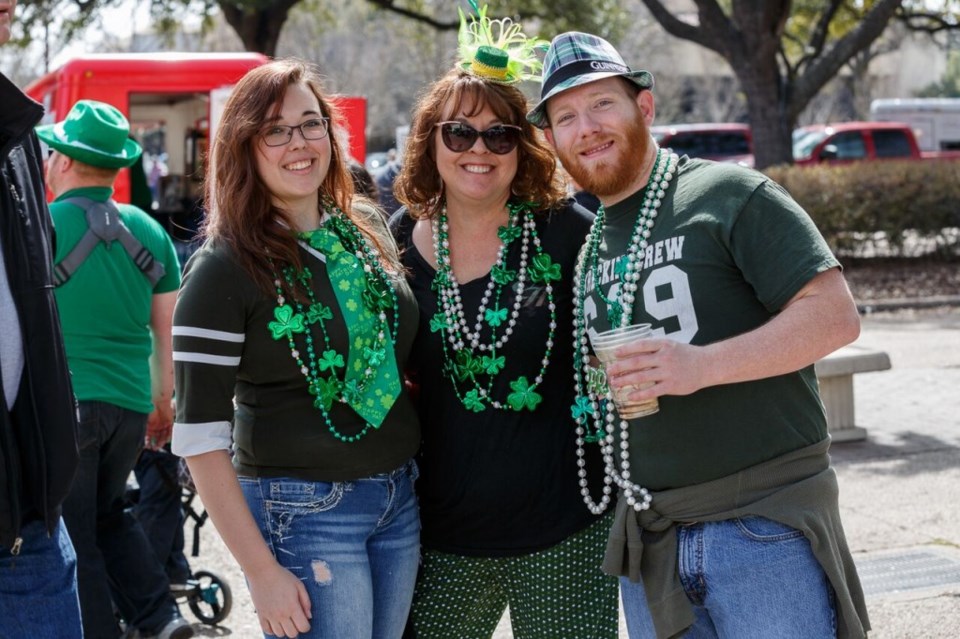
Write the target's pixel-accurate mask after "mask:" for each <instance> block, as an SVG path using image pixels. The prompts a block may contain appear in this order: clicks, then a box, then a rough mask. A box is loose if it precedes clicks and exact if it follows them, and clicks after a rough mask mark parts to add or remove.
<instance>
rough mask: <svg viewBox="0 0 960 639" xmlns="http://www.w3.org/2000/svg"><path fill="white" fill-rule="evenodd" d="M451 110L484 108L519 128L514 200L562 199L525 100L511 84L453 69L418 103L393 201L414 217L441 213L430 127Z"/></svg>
mask: <svg viewBox="0 0 960 639" xmlns="http://www.w3.org/2000/svg"><path fill="white" fill-rule="evenodd" d="M448 104H452V105H453V107H454V108H453V111H452V112H453V113H459V112H461V110H463V113H464V115H466V116H467V117H471V116H474V115H477V114H478V113H480V112H481V111H483V109H484V107H485V106H489V107H490V110H491V111H493V113H494V114H495V115H496V116H497V117H498V118H500V120H501V121H502V122H503V123H504V124H515V125H517V126H519V127H520V128H521V130H522V132H521V134H520V144H519V146H518V147H517V174H516V175H515V176H514V178H513V183H512V184H511V186H510V190H511V192H512V193H513V195H514V196H515V197H517V198H520V199H523V200H525V201H528V202H536V203H537V205H538V208H540V209H548V208H553V207H554V206H556V205H557V204H558V203H559V202H560V201H561V200H563V199H564V197H565V195H564V189H563V186H562V182H561V178H560V175H559V173H558V171H557V162H556V159H555V158H554V155H553V152H552V150H551V149H550V147H549V146H547V143H546V141H545V140H544V139H543V137H542V135H543V134H542V133H541V132H540V131H539V130H538V129H536V128H535V127H534V126H533V125H532V124H530V123H529V122H528V121H527V118H526V113H527V99H526V98H525V97H524V95H523V93H521V92H520V90H519V89H517V88H516V87H515V86H512V85H506V84H499V83H496V82H488V81H486V80H483V79H482V78H478V77H476V76H474V75H470V74H469V73H467V72H466V71H462V70H460V69H453V70H451V71H450V72H448V73H447V74H446V75H445V76H443V77H442V78H440V79H439V80H437V81H436V82H434V83H433V85H431V86H430V87H429V88H428V89H427V91H426V93H424V94H423V95H422V96H421V97H420V99H419V101H418V102H417V106H416V109H415V110H414V116H413V123H412V124H411V126H410V133H409V135H408V137H407V142H406V146H405V147H404V152H403V156H404V161H403V167H402V168H401V170H400V174H399V175H398V176H397V180H396V183H395V184H394V194H395V195H396V197H397V200H398V201H400V202H402V203H403V204H406V205H407V209H408V212H409V214H410V215H411V216H412V217H414V218H417V219H429V218H432V217H435V216H437V215H439V212H440V205H441V202H440V200H441V197H440V196H441V195H442V194H443V182H442V181H441V178H440V172H439V171H438V170H437V162H436V152H435V144H437V142H435V140H437V139H438V138H437V137H436V136H435V135H434V130H435V129H436V125H437V123H438V122H441V121H442V119H443V117H444V115H443V114H444V112H445V110H446V109H447V105H448Z"/></svg>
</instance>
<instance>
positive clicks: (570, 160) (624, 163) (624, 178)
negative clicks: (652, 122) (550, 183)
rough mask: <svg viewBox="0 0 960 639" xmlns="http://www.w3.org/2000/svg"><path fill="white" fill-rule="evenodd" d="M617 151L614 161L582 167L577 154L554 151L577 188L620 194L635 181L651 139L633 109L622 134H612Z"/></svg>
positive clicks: (600, 195)
mask: <svg viewBox="0 0 960 639" xmlns="http://www.w3.org/2000/svg"><path fill="white" fill-rule="evenodd" d="M614 142H615V143H616V147H617V150H618V153H617V158H616V159H615V160H610V161H603V162H600V163H595V164H592V165H591V168H589V169H588V168H586V167H585V166H584V164H583V162H581V160H580V156H579V155H578V154H577V153H571V152H567V151H565V150H564V151H560V150H559V149H558V150H557V155H558V156H559V157H560V161H561V162H562V163H563V168H565V169H566V170H567V172H568V173H569V174H570V177H572V178H573V179H574V181H576V183H577V184H579V185H580V188H582V189H583V190H585V191H587V192H588V193H592V194H594V195H596V196H597V197H601V198H602V197H607V196H612V195H617V194H619V193H622V192H623V191H624V190H626V189H627V188H629V187H630V185H631V184H632V183H633V182H634V181H636V179H637V173H638V172H639V171H640V170H641V169H642V168H643V161H644V158H646V157H647V151H648V149H649V148H650V144H651V143H652V142H653V140H652V138H651V137H650V131H649V130H648V129H647V125H646V122H644V121H643V115H642V114H641V112H640V110H639V109H637V113H636V118H635V119H634V120H633V121H632V122H629V123H627V125H626V129H625V131H624V133H623V135H622V136H621V135H614Z"/></svg>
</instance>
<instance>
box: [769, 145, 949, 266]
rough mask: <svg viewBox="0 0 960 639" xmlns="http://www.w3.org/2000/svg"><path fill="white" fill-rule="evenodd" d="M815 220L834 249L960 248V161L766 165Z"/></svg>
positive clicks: (942, 251) (863, 252)
mask: <svg viewBox="0 0 960 639" xmlns="http://www.w3.org/2000/svg"><path fill="white" fill-rule="evenodd" d="M764 172H765V173H766V174H767V175H768V176H770V177H771V178H772V179H774V180H776V181H777V182H779V183H780V184H782V185H783V187H784V188H785V189H786V190H787V191H788V192H789V193H790V194H791V195H792V196H793V198H794V199H795V200H797V202H799V203H800V205H801V206H803V208H804V209H806V210H807V212H808V213H809V214H810V216H811V217H812V218H813V221H814V222H815V223H816V225H817V227H818V228H819V229H820V232H821V233H823V235H824V237H825V238H826V239H827V242H829V243H830V246H831V247H832V248H833V250H834V251H836V252H838V253H842V254H847V255H866V254H869V253H871V252H875V251H877V250H878V247H883V249H882V250H884V251H886V252H887V253H888V254H896V255H907V254H910V255H916V254H918V253H927V254H930V253H933V254H939V255H942V256H957V255H958V254H960V232H958V228H960V161H949V160H924V161H913V162H903V161H887V162H860V163H855V164H847V165H832V166H831V165H817V166H803V167H800V166H776V167H771V168H768V169H767V170H766V171H764Z"/></svg>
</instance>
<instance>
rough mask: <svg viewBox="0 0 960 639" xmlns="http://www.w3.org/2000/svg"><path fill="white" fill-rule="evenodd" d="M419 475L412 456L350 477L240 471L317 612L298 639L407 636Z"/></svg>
mask: <svg viewBox="0 0 960 639" xmlns="http://www.w3.org/2000/svg"><path fill="white" fill-rule="evenodd" d="M416 475H417V469H416V465H415V463H414V462H413V461H410V462H408V463H407V464H405V465H403V466H402V467H400V468H398V469H397V470H394V471H392V472H390V473H384V474H381V475H374V476H372V477H367V478H364V479H359V480H355V481H346V482H311V481H304V480H300V479H291V478H282V477H269V478H260V479H257V478H252V477H240V486H241V488H242V489H243V494H244V497H245V498H246V500H247V505H248V506H249V507H250V512H251V513H253V517H254V519H255V520H256V521H257V524H258V525H259V527H260V532H261V534H262V535H263V537H264V539H265V540H266V541H267V544H268V545H269V546H270V548H271V550H272V551H273V554H274V556H275V557H276V558H277V561H279V562H280V565H282V566H284V567H285V568H287V569H288V570H290V571H291V572H292V573H293V574H294V575H296V576H297V577H299V578H300V580H301V581H303V583H304V585H305V586H306V587H307V592H308V593H309V595H310V601H311V604H312V613H313V618H312V619H311V620H310V632H308V633H305V634H303V633H301V634H300V637H302V638H307V637H310V638H320V637H323V638H325V639H341V638H345V637H350V638H351V639H353V638H357V639H367V638H370V639H399V638H400V636H401V635H402V634H403V629H404V625H405V624H406V621H407V614H408V612H409V610H410V602H411V601H412V599H413V586H414V582H415V581H416V577H417V564H418V562H419V557H420V517H419V512H418V508H417V500H416V496H415V495H414V492H413V483H414V480H415V479H416ZM267 636H268V637H269V636H271V635H267Z"/></svg>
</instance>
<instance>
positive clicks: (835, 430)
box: [814, 345, 890, 442]
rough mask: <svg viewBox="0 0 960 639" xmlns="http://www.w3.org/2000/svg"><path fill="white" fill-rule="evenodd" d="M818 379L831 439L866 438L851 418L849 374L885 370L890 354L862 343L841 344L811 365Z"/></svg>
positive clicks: (850, 381) (850, 379) (864, 433)
mask: <svg viewBox="0 0 960 639" xmlns="http://www.w3.org/2000/svg"><path fill="white" fill-rule="evenodd" d="M814 368H815V370H816V372H817V379H818V380H819V382H820V397H821V399H823V407H824V408H825V409H826V412H827V427H828V429H829V431H830V436H831V437H832V438H833V441H834V442H850V441H859V440H861V439H866V437H867V431H866V429H864V428H861V427H860V426H857V423H856V420H855V418H854V401H853V376H854V375H855V374H857V373H868V372H871V371H885V370H888V369H889V368H890V356H889V355H887V354H886V353H884V352H883V351H876V350H873V349H870V348H864V347H863V346H856V345H852V346H844V347H843V348H840V349H838V350H836V351H834V352H832V353H830V354H829V355H827V356H826V357H824V358H823V359H821V360H820V361H818V362H817V363H816V365H815V366H814Z"/></svg>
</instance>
